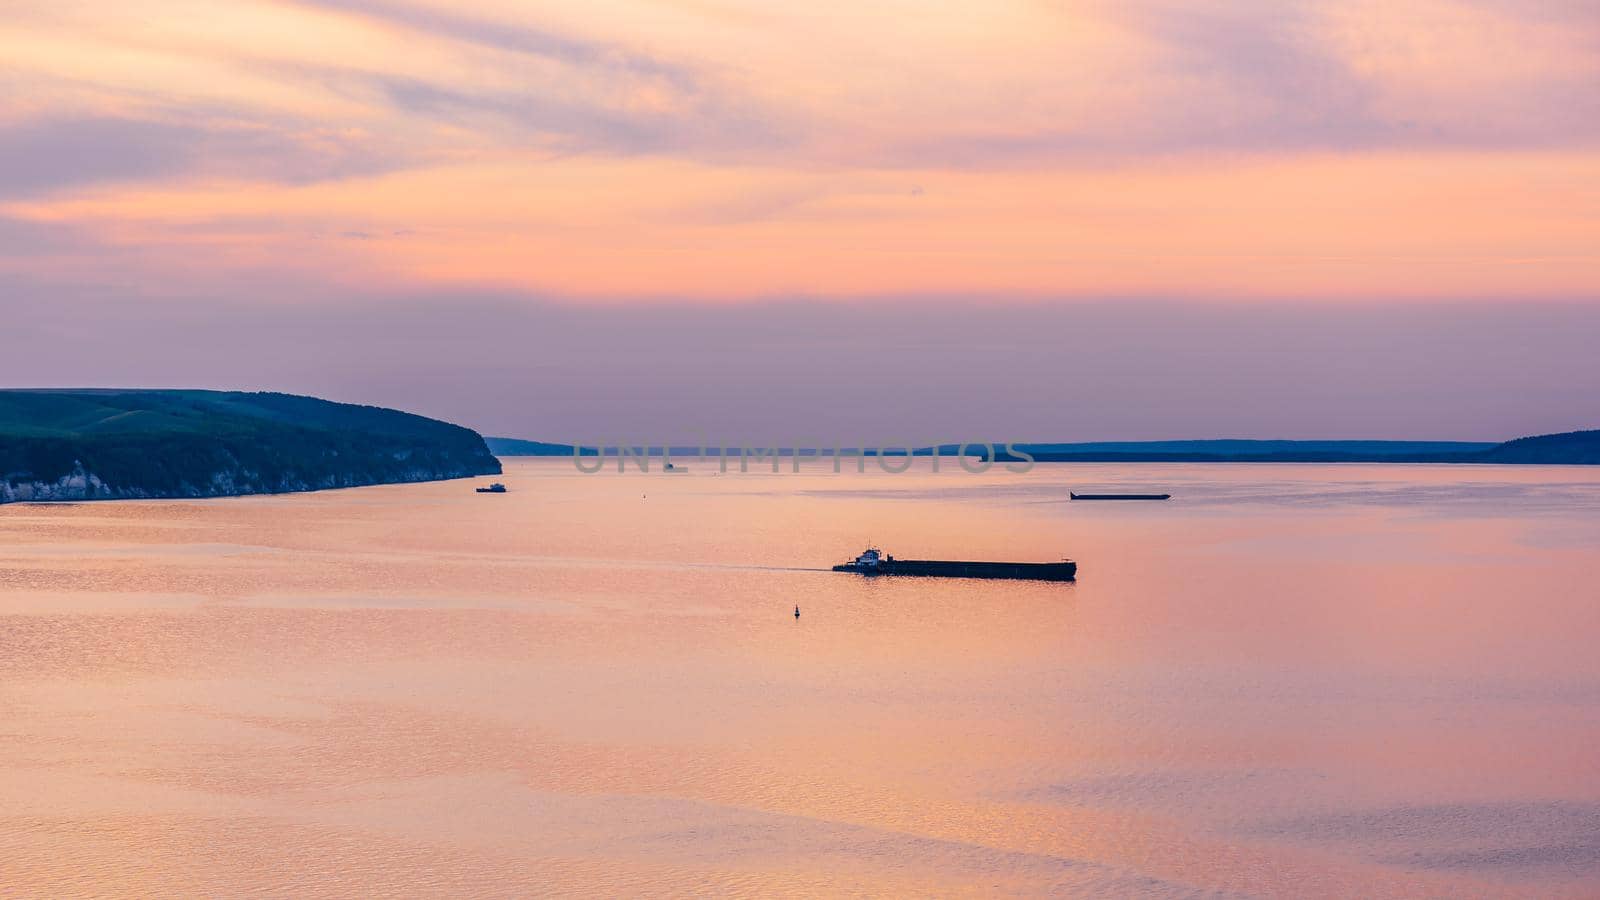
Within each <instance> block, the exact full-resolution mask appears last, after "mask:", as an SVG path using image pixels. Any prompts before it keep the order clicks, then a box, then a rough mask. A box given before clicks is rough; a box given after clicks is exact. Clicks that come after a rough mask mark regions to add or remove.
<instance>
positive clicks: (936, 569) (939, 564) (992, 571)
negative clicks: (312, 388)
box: [833, 547, 1078, 581]
mask: <svg viewBox="0 0 1600 900" xmlns="http://www.w3.org/2000/svg"><path fill="white" fill-rule="evenodd" d="M833 571H835V572H854V573H856V574H857V575H923V576H929V577H934V578H1016V579H1028V580H1036V581H1073V580H1074V579H1076V578H1077V575H1078V564H1077V563H1075V562H1073V561H1072V560H1070V559H1063V560H1062V561H1060V562H1050V563H1017V562H960V561H953V560H943V559H895V558H894V557H893V556H885V555H883V553H881V552H880V551H879V550H878V548H877V547H868V548H867V549H866V551H865V552H863V553H862V554H861V555H860V556H857V557H856V558H855V559H853V560H851V561H850V562H847V563H840V564H839V565H837V566H834V567H833Z"/></svg>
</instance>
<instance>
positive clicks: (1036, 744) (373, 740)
mask: <svg viewBox="0 0 1600 900" xmlns="http://www.w3.org/2000/svg"><path fill="white" fill-rule="evenodd" d="M927 465H928V461H927V460H922V461H920V471H914V472H912V473H908V474H902V475H890V474H885V473H881V472H876V473H874V472H869V473H867V474H856V473H853V472H847V473H846V474H842V475H834V474H832V473H831V471H830V470H829V468H828V466H827V465H826V464H818V463H809V464H808V465H807V468H808V469H811V470H814V471H811V472H809V473H805V472H803V473H802V474H799V475H796V474H791V473H788V472H787V471H786V472H785V473H784V474H780V475H772V474H762V475H756V474H747V475H739V474H736V473H730V474H727V475H717V474H714V467H713V466H708V465H705V464H695V463H691V464H690V465H689V467H688V468H689V471H688V472H687V473H685V474H674V475H670V476H669V475H662V474H659V473H652V474H650V475H640V474H637V473H630V474H628V475H626V476H619V475H617V474H615V473H614V472H609V473H607V474H604V475H582V474H579V473H578V472H577V471H575V469H574V467H573V466H572V464H571V461H570V460H548V461H521V462H517V461H513V462H511V463H510V464H509V465H508V467H507V472H506V475H505V476H504V478H503V480H504V481H506V482H507V483H508V484H509V485H510V487H511V491H512V492H511V493H508V494H506V495H503V496H487V495H478V494H474V493H473V492H472V491H471V484H470V483H468V482H445V483H437V484H425V485H404V486H389V487H375V488H361V489H356V490H348V491H335V492H327V493H319V494H302V495H290V496H280V497H258V498H235V499H224V500H211V501H198V502H186V501H167V502H126V503H99V504H79V505H30V506H21V505H13V506H7V507H0V713H3V716H0V895H5V896H12V895H18V896H34V895H37V896H68V895H80V894H85V895H88V894H92V895H135V894H145V895H149V894H163V895H165V894H186V895H219V894H221V895H228V894H239V893H247V892H265V893H270V894H275V895H283V896H296V897H302V896H312V895H372V894H381V893H404V894H408V895H446V894H448V895H456V894H479V895H527V894H536V893H556V892H562V893H579V894H592V895H641V894H658V893H659V894H682V893H687V892H691V891H704V890H709V891H712V892H717V893H729V894H752V895H764V896H771V895H807V896H814V895H818V894H841V893H854V894H878V895H907V894H910V895H939V896H955V895H994V894H1025V895H1036V894H1046V893H1055V894H1065V895H1096V896H1101V895H1149V896H1190V895H1195V894H1201V893H1204V894H1207V895H1212V896H1217V895H1221V896H1249V895H1255V896H1293V897H1308V896H1338V897H1351V896H1406V897H1415V896H1440V897H1445V896H1448V897H1460V896H1529V897H1551V896H1585V895H1587V896H1594V895H1597V894H1600V649H1597V648H1600V472H1596V471H1594V470H1585V469H1581V468H1559V467H1552V468H1541V467H1505V468H1502V467H1488V466H1485V467H1477V466H1458V467H1444V466H1438V467H1428V466H1349V465H1345V466H1289V465H1261V466H1251V465H1232V466H1150V465H1144V466H1109V465H1106V466H1102V465H1053V466H1039V467H1037V468H1035V469H1034V470H1033V471H1032V472H1030V473H1028V474H1026V475H1014V474H1009V473H1004V472H1001V471H999V470H996V471H994V472H992V473H989V474H985V475H981V476H978V475H970V474H967V473H964V472H961V471H960V470H956V471H953V472H952V471H950V467H949V465H948V463H947V464H946V468H945V471H943V472H940V473H938V474H934V473H931V472H928V471H927ZM1069 487H1071V488H1073V489H1077V490H1084V489H1093V488H1097V487H1099V488H1111V489H1127V490H1141V489H1161V490H1170V491H1172V493H1174V494H1175V495H1176V496H1177V498H1178V499H1176V500H1174V501H1172V502H1170V503H1165V504H1158V503H1151V504H1137V503H1129V504H1104V503H1102V504H1094V503H1083V502H1079V503H1070V502H1066V501H1065V500H1064V498H1065V497H1066V493H1067V490H1068V488H1069ZM868 540H871V541H874V542H876V543H878V544H880V545H882V546H883V548H884V549H885V550H886V551H888V552H891V553H895V554H897V555H901V556H905V557H933V558H994V559H1018V560H1049V559H1054V558H1059V557H1060V556H1063V555H1068V556H1071V557H1073V558H1075V559H1077V560H1078V562H1079V564H1080V566H1081V568H1080V573H1079V580H1078V582H1077V583H1076V584H1069V585H1064V584H1047V583H1028V582H979V581H966V580H917V579H865V578H861V577H858V576H852V575H843V574H835V573H832V572H828V571H826V568H827V566H829V565H831V564H832V563H834V562H837V561H839V560H841V559H842V558H844V557H847V556H851V555H854V553H856V552H858V551H859V550H860V549H861V548H862V546H864V544H865V543H866V542H867V541H868ZM796 604H798V605H799V606H800V607H801V609H802V616H801V618H800V620H799V621H796V620H795V619H794V617H793V608H794V606H795V605H796Z"/></svg>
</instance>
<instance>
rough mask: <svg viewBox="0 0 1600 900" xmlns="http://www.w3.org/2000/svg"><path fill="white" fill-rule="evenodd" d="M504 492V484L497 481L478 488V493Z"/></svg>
mask: <svg viewBox="0 0 1600 900" xmlns="http://www.w3.org/2000/svg"><path fill="white" fill-rule="evenodd" d="M505 492H506V486H505V485H503V484H501V483H500V482H498V481H496V482H495V483H494V484H491V485H489V486H488V487H486V488H478V493H480V494H504V493H505Z"/></svg>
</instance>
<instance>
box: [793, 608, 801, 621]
mask: <svg viewBox="0 0 1600 900" xmlns="http://www.w3.org/2000/svg"><path fill="white" fill-rule="evenodd" d="M794 617H795V618H796V619H798V618H800V607H798V606H796V607H795V608H794Z"/></svg>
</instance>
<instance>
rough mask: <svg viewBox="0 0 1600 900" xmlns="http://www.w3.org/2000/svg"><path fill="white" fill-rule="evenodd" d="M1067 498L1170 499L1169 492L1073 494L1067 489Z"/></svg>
mask: <svg viewBox="0 0 1600 900" xmlns="http://www.w3.org/2000/svg"><path fill="white" fill-rule="evenodd" d="M1067 498H1068V499H1069V500H1171V499H1172V495H1171V494H1074V493H1073V492H1071V491H1067Z"/></svg>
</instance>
